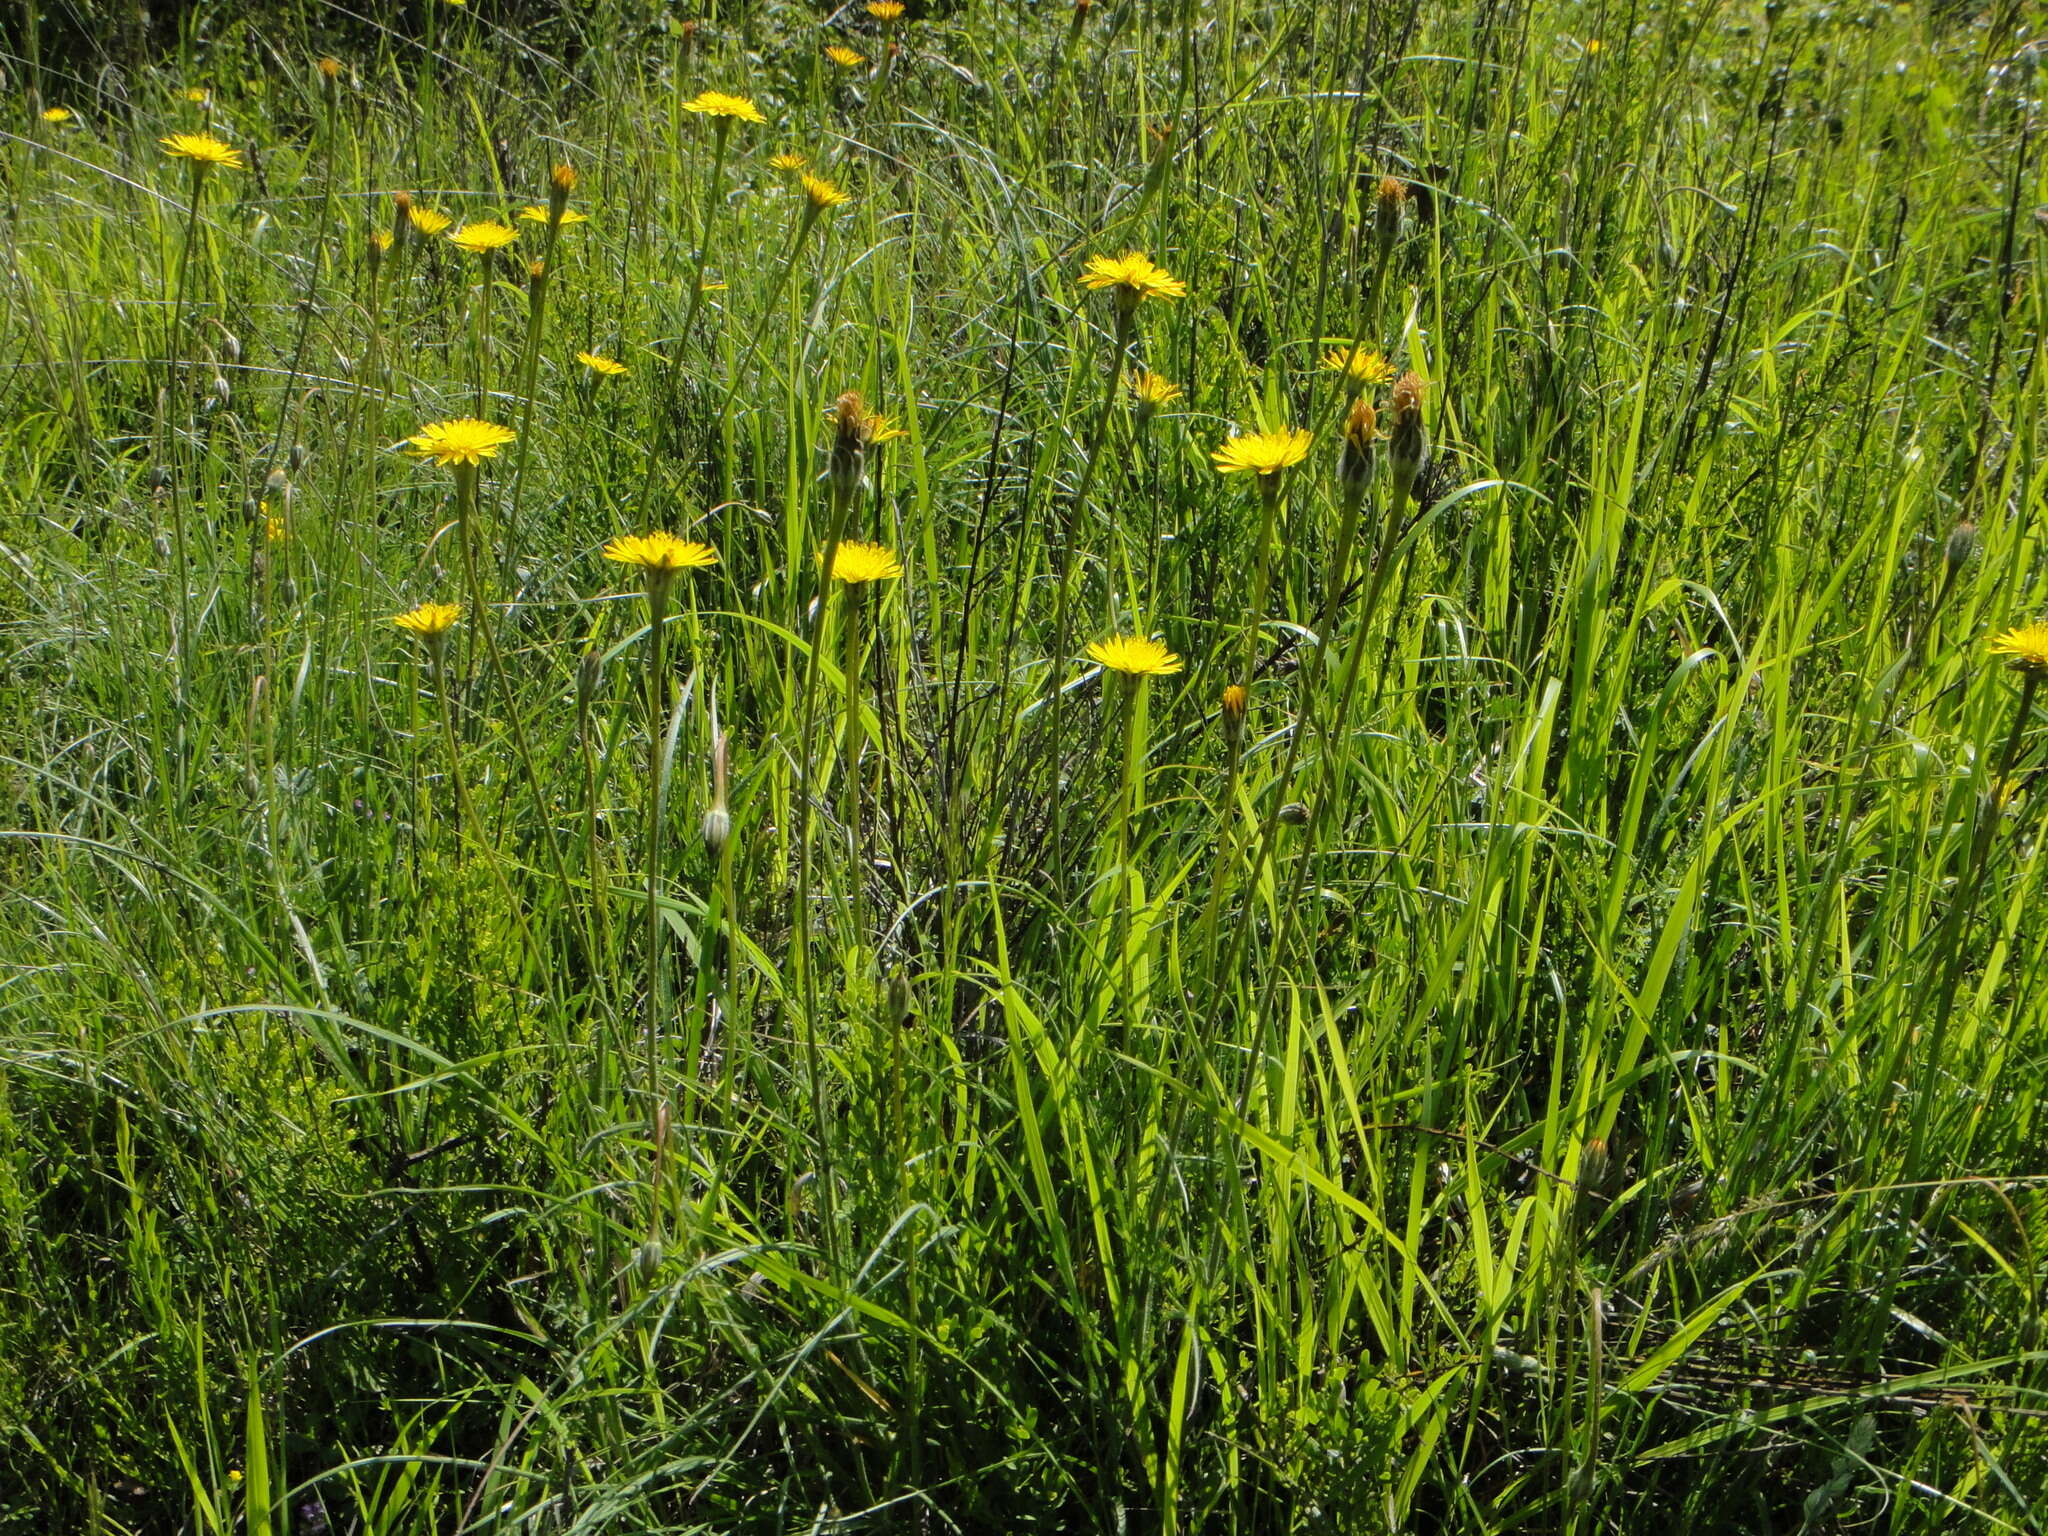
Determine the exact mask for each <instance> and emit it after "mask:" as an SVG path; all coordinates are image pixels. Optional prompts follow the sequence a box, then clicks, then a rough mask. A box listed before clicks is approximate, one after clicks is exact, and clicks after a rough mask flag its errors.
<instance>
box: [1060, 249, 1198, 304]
mask: <svg viewBox="0 0 2048 1536" xmlns="http://www.w3.org/2000/svg"><path fill="white" fill-rule="evenodd" d="M1081 286H1082V287H1083V288H1114V289H1115V290H1116V299H1117V303H1119V304H1120V305H1123V306H1124V307H1125V308H1134V307H1136V305H1137V303H1138V301H1139V300H1141V299H1184V298H1186V297H1187V294H1188V285H1187V284H1186V283H1184V282H1182V281H1181V280H1180V279H1179V278H1177V277H1175V276H1174V275H1173V274H1172V273H1170V272H1168V271H1167V270H1166V269H1165V268H1164V267H1162V266H1160V265H1158V264H1157V263H1156V262H1154V261H1153V260H1152V258H1151V257H1150V256H1147V255H1146V254H1145V253H1144V252H1143V251H1125V252H1124V253H1123V255H1121V256H1090V257H1089V258H1088V265H1087V266H1086V267H1085V268H1083V269H1082V272H1081Z"/></svg>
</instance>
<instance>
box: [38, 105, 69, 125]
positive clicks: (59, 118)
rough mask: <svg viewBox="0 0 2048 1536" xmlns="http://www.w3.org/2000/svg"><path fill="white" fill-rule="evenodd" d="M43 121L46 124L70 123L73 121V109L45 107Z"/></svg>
mask: <svg viewBox="0 0 2048 1536" xmlns="http://www.w3.org/2000/svg"><path fill="white" fill-rule="evenodd" d="M43 121H44V122H46V123H68V122H70V121H71V109H70V108H69V107H45V108H43Z"/></svg>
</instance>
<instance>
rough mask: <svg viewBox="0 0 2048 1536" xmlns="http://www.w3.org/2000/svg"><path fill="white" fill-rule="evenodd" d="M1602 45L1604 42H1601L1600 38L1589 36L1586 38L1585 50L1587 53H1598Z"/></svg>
mask: <svg viewBox="0 0 2048 1536" xmlns="http://www.w3.org/2000/svg"><path fill="white" fill-rule="evenodd" d="M1603 46H1604V44H1602V43H1601V41H1600V39H1599V38H1597V37H1589V38H1587V39H1586V52H1588V53H1598V52H1599V51H1600V50H1601V48H1602V47H1603Z"/></svg>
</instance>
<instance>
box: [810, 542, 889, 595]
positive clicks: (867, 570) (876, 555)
mask: <svg viewBox="0 0 2048 1536" xmlns="http://www.w3.org/2000/svg"><path fill="white" fill-rule="evenodd" d="M824 563H825V554H824V551H823V550H820V551H819V552H818V564H819V565H820V566H821V567H822V566H823V565H824ZM829 574H830V576H831V579H832V580H834V581H843V582H845V583H846V584H847V585H848V586H849V587H858V586H861V585H862V584H864V583H866V582H870V581H894V580H895V579H896V578H897V577H898V576H901V575H902V574H903V567H902V566H900V565H898V564H897V563H896V557H895V556H894V555H892V554H890V553H889V551H888V549H887V548H885V547H884V546H882V545H880V544H863V543H862V542H861V541H860V540H858V539H846V540H843V541H842V542H841V543H840V545H839V547H838V548H837V549H835V550H834V551H832V569H831V572H830V573H829Z"/></svg>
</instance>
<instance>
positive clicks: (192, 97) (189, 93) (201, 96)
mask: <svg viewBox="0 0 2048 1536" xmlns="http://www.w3.org/2000/svg"><path fill="white" fill-rule="evenodd" d="M185 99H186V100H187V101H196V102H198V103H199V105H200V106H202V107H203V106H205V105H206V104H207V103H208V102H209V101H211V100H212V99H213V97H212V95H211V94H209V93H208V91H207V89H206V87H205V86H203V85H193V86H187V87H186V88H185Z"/></svg>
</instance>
